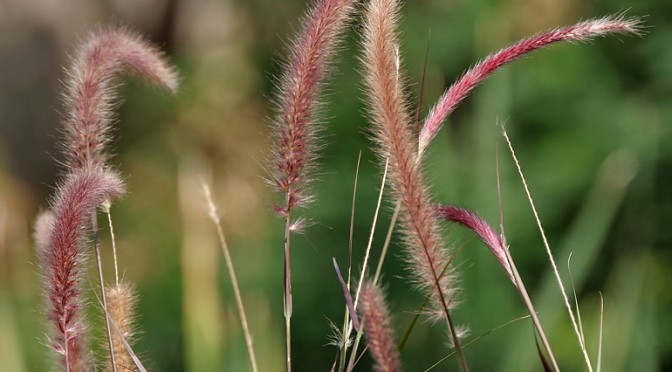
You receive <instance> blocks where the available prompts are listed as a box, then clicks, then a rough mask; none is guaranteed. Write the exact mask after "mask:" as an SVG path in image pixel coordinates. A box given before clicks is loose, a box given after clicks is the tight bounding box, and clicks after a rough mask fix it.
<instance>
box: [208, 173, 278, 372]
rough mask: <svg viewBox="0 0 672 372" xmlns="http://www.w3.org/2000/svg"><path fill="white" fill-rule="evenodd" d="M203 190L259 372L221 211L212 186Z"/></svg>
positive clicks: (250, 355)
mask: <svg viewBox="0 0 672 372" xmlns="http://www.w3.org/2000/svg"><path fill="white" fill-rule="evenodd" d="M203 192H204V194H205V198H206V201H207V203H208V207H209V211H210V213H209V215H210V219H211V220H212V222H213V223H214V224H215V228H216V229H217V237H218V238H219V245H220V247H222V252H223V253H224V261H225V262H226V268H227V270H228V272H229V278H230V279H231V286H232V287H233V294H234V296H235V298H236V306H237V307H238V314H239V315H240V323H241V325H242V327H243V334H244V335H245V344H246V345H247V353H248V355H249V358H250V364H252V371H253V372H257V371H258V368H257V358H256V357H255V355H254V346H253V344H252V334H251V333H250V328H249V326H248V323H247V315H246V313H245V307H244V306H243V297H242V296H241V295H240V286H239V285H238V278H237V277H236V271H235V270H234V267H233V260H232V259H231V254H230V253H229V246H228V244H226V238H225V236H224V230H223V229H222V224H221V221H220V218H219V213H217V207H216V206H215V203H214V201H213V200H212V193H211V192H210V187H208V185H207V184H205V183H203ZM288 355H289V354H288Z"/></svg>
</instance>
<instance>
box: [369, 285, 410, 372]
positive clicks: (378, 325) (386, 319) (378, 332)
mask: <svg viewBox="0 0 672 372" xmlns="http://www.w3.org/2000/svg"><path fill="white" fill-rule="evenodd" d="M358 307H359V312H360V314H361V317H362V319H363V322H364V331H365V335H366V341H367V345H368V347H369V352H370V353H371V356H372V357H373V360H374V361H375V365H374V367H373V370H374V371H377V372H397V371H401V362H400V360H399V351H398V350H397V343H396V341H395V339H394V332H392V319H391V317H390V311H389V309H388V306H387V301H386V300H385V294H384V291H383V289H382V288H381V287H380V285H378V284H374V283H373V282H371V281H366V282H365V283H364V285H363V286H362V293H361V300H360V303H359V306H358Z"/></svg>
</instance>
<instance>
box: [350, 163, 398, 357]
mask: <svg viewBox="0 0 672 372" xmlns="http://www.w3.org/2000/svg"><path fill="white" fill-rule="evenodd" d="M389 165H390V163H389V160H387V161H386V162H385V170H384V172H383V180H382V181H381V186H380V192H379V193H378V202H377V203H376V212H375V213H374V215H373V222H372V223H371V232H370V234H369V243H368V244H367V245H366V253H365V254H364V264H363V265H362V272H361V274H360V276H359V282H358V283H357V292H355V301H354V306H355V309H356V308H357V303H358V302H359V295H360V293H361V290H362V285H363V283H364V275H365V274H366V269H367V267H368V262H369V254H370V253H371V247H372V246H373V235H374V233H375V231H376V225H377V223H378V214H379V212H380V206H381V204H382V202H383V194H384V191H385V181H386V180H387V170H388V166H389ZM351 332H352V323H351V322H350V323H348V328H347V331H346V333H345V339H346V340H347V339H349V338H350V333H351ZM363 332H364V327H363V326H362V325H361V324H360V326H359V330H358V331H357V342H356V343H355V344H354V345H353V348H352V351H351V352H350V362H349V363H348V368H352V366H353V363H354V358H355V356H356V354H357V347H358V346H359V339H360V338H361V337H362V333H363Z"/></svg>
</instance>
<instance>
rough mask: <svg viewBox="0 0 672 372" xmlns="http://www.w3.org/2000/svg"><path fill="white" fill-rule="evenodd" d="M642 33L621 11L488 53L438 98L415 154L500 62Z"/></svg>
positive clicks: (637, 24) (426, 120)
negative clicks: (563, 45) (611, 36)
mask: <svg viewBox="0 0 672 372" xmlns="http://www.w3.org/2000/svg"><path fill="white" fill-rule="evenodd" d="M640 33H641V22H640V20H639V18H625V17H624V16H623V15H622V14H621V15H615V16H611V17H604V18H598V19H592V20H587V21H583V22H579V23H576V24H574V25H572V26H567V27H562V28H556V29H554V30H551V31H548V32H544V33H540V34H537V35H534V36H532V37H530V38H527V39H523V40H521V41H519V42H517V43H515V44H513V45H511V46H509V47H506V48H504V49H502V50H500V51H499V52H497V53H494V54H491V55H490V56H488V57H486V58H484V59H483V60H482V61H480V62H479V63H477V64H476V65H474V66H473V67H471V68H470V69H469V70H467V72H465V73H464V75H462V77H460V78H459V79H457V81H455V82H454V83H453V85H451V86H450V88H448V89H447V90H446V91H445V93H443V95H442V96H441V97H440V98H439V100H438V102H437V103H436V105H435V106H434V107H433V108H432V109H431V111H430V113H429V115H428V116H427V118H426V119H425V123H424V125H423V127H422V130H421V132H420V138H419V146H418V154H419V156H422V155H423V154H424V152H425V150H426V149H427V146H429V143H430V142H431V141H432V139H434V137H436V134H437V133H438V132H439V130H440V129H441V126H442V125H443V122H444V121H445V120H446V118H447V117H448V115H450V114H451V113H452V112H453V111H454V110H455V108H457V106H458V105H459V104H460V102H462V100H463V99H464V98H466V97H467V96H468V95H469V93H471V91H472V90H473V89H474V88H475V87H476V86H478V85H479V84H480V83H481V82H482V81H483V80H485V78H487V77H488V76H490V75H491V74H492V73H494V72H495V71H496V70H497V69H499V68H500V67H502V66H503V65H505V64H507V63H509V62H511V61H513V60H516V59H518V58H520V57H521V56H523V55H524V54H526V53H529V52H532V51H534V50H537V49H541V48H544V47H547V46H549V45H551V44H554V43H558V42H563V41H569V42H579V41H587V40H590V39H593V38H595V37H598V36H606V35H609V34H634V35H639V34H640Z"/></svg>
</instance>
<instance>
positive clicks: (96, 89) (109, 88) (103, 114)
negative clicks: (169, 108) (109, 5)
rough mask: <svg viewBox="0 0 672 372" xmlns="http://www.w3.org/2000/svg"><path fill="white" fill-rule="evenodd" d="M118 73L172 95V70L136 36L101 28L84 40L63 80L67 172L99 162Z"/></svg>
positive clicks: (104, 153) (104, 157)
mask: <svg viewBox="0 0 672 372" xmlns="http://www.w3.org/2000/svg"><path fill="white" fill-rule="evenodd" d="M123 69H126V70H128V71H131V72H134V73H135V74H136V75H138V76H140V77H142V78H144V79H146V80H148V81H150V82H153V83H156V84H157V85H160V86H163V87H164V88H166V89H167V90H169V91H170V92H172V93H175V92H176V91H177V85H178V78H177V74H176V72H175V71H174V70H173V69H172V68H171V67H170V66H169V65H168V64H167V63H166V61H165V60H164V59H163V55H162V53H161V52H159V51H158V50H157V49H156V48H154V47H153V46H152V45H150V44H149V43H147V42H146V41H145V40H143V39H142V38H141V37H140V36H138V35H136V34H133V33H131V32H129V31H126V30H123V29H113V28H105V29H102V30H100V31H98V32H96V33H94V34H93V35H92V36H90V37H89V39H88V40H87V41H86V42H85V43H84V44H83V45H82V47H81V48H80V49H79V51H78V52H77V53H76V55H75V57H74V58H73V66H72V68H71V69H70V70H69V72H68V78H67V82H66V94H65V102H66V113H67V117H66V118H65V134H66V140H65V146H66V149H65V152H66V156H67V161H66V164H67V165H68V167H69V168H71V169H79V168H83V167H87V166H99V165H102V164H105V162H106V161H107V158H108V157H109V154H108V153H107V149H106V147H107V146H106V145H107V143H108V142H109V141H110V138H109V132H110V127H111V125H112V122H113V113H112V110H113V108H114V106H115V103H116V98H117V97H116V95H115V93H114V89H115V88H116V87H117V83H116V80H115V77H116V75H117V74H118V73H119V72H120V71H121V70H123Z"/></svg>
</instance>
